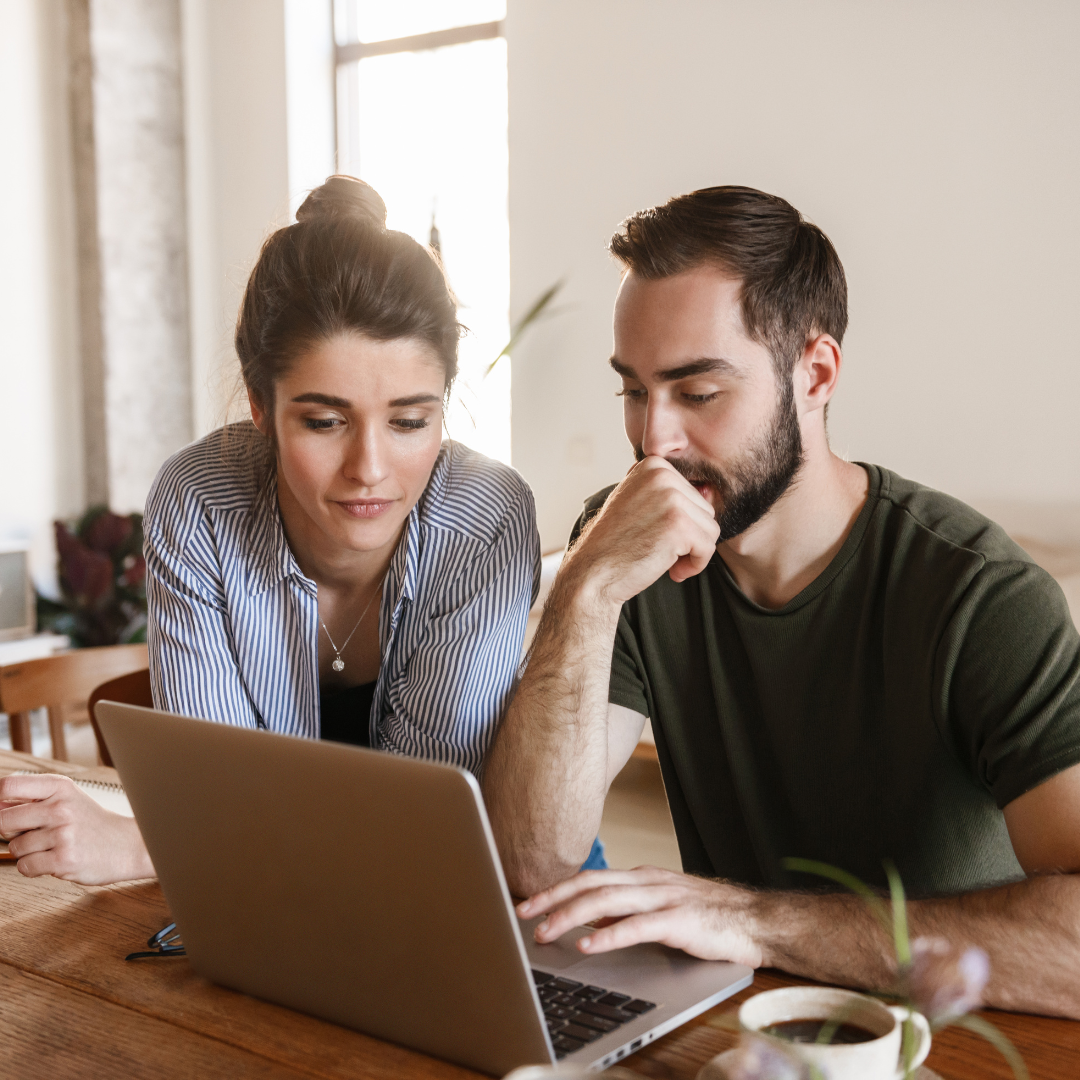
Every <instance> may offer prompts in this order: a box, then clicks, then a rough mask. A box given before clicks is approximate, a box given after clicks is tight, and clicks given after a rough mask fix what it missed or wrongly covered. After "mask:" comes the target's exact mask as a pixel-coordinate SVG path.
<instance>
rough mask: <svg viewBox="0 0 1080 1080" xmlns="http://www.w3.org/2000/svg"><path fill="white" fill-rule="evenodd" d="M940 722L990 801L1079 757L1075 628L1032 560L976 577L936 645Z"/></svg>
mask: <svg viewBox="0 0 1080 1080" xmlns="http://www.w3.org/2000/svg"><path fill="white" fill-rule="evenodd" d="M938 672H939V677H940V678H941V680H942V683H941V685H942V689H943V690H944V694H945V696H944V701H945V712H944V720H945V723H946V724H947V725H948V727H949V729H950V733H951V736H952V740H953V743H954V745H955V746H956V747H957V749H958V752H959V753H960V754H961V756H963V757H964V758H965V759H966V760H967V763H968V765H969V767H970V768H971V770H972V773H973V774H974V775H975V776H977V777H978V778H979V780H981V782H982V783H983V784H984V785H985V786H986V787H987V789H988V790H989V791H990V792H991V793H992V794H993V796H994V799H995V801H996V802H997V805H998V807H1005V806H1006V805H1008V804H1009V803H1010V802H1012V801H1013V799H1016V798H1017V797H1018V796H1020V795H1023V794H1024V792H1026V791H1030V790H1031V789H1032V788H1034V787H1038V785H1039V784H1041V783H1043V782H1044V781H1046V780H1049V779H1050V778H1051V777H1052V776H1054V775H1056V774H1057V773H1059V772H1061V771H1062V770H1063V769H1066V768H1068V767H1069V766H1071V765H1075V764H1078V763H1080V635H1078V634H1077V630H1076V627H1075V625H1074V624H1073V621H1072V617H1071V615H1070V614H1069V608H1068V604H1067V602H1066V600H1065V596H1064V594H1063V593H1062V591H1061V588H1060V587H1059V586H1058V584H1057V582H1056V581H1054V579H1053V578H1052V577H1051V576H1050V575H1049V574H1048V573H1046V571H1045V570H1043V569H1041V568H1040V567H1038V566H1036V565H1035V564H1033V563H1026V562H1021V561H1019V560H1017V561H1012V562H1007V563H990V564H987V565H986V566H984V567H983V569H982V570H981V571H980V572H979V573H978V574H977V575H976V576H975V579H974V581H973V582H972V585H971V586H970V587H969V589H968V590H967V592H966V594H965V596H964V598H963V600H962V601H961V604H960V605H959V607H958V609H957V611H956V612H955V614H954V615H953V617H952V619H951V620H950V622H949V624H948V627H947V628H946V631H945V633H944V635H943V637H942V640H941V645H940V647H939V650H938Z"/></svg>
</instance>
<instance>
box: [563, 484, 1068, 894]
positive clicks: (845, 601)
mask: <svg viewBox="0 0 1080 1080" xmlns="http://www.w3.org/2000/svg"><path fill="white" fill-rule="evenodd" d="M864 468H865V469H866V470H867V472H868V473H869V477H870V485H869V494H868V497H867V500H866V504H865V506H864V507H863V509H862V511H861V512H860V514H859V516H858V518H857V520H856V522H855V525H854V527H853V528H852V530H851V533H850V535H849V536H848V538H847V539H846V540H845V542H844V544H843V546H842V547H841V549H840V551H839V552H838V554H837V555H836V557H835V558H834V559H833V560H832V562H831V563H830V564H829V566H828V567H827V568H826V569H825V571H824V572H823V573H822V574H821V575H820V576H819V577H818V578H817V579H816V580H815V581H813V582H812V583H811V584H810V585H808V586H807V587H806V588H805V589H803V591H802V592H801V593H799V595H798V596H796V597H795V598H794V599H793V600H791V601H790V602H789V603H787V604H785V605H784V606H783V607H782V608H779V609H777V610H769V609H766V608H763V607H760V606H759V605H757V604H755V603H753V602H752V601H751V600H749V599H748V598H747V597H746V596H745V595H744V594H743V593H742V592H741V591H740V589H739V588H738V586H737V585H736V584H735V581H734V579H733V577H732V576H731V574H730V573H729V571H728V569H727V567H726V566H725V564H724V562H723V560H722V559H721V558H720V556H719V555H715V556H714V557H713V559H712V561H711V563H710V564H709V566H708V567H707V569H706V570H705V571H704V572H703V573H701V574H700V575H698V576H697V577H693V578H690V579H689V580H688V581H685V582H683V583H681V584H675V583H674V582H672V580H671V579H670V578H669V577H668V576H667V575H666V574H665V575H664V576H663V577H661V578H660V579H659V580H658V581H657V582H655V583H654V584H653V585H651V586H650V587H649V588H648V589H646V590H645V591H644V592H643V593H641V594H640V595H638V596H636V597H635V598H634V599H633V600H631V601H630V602H629V603H627V604H626V605H625V606H624V608H623V611H622V616H621V619H620V621H619V628H618V633H617V636H616V641H615V649H614V655H613V658H612V668H611V689H610V695H609V697H610V700H611V701H612V702H614V703H616V704H619V705H623V706H625V707H627V708H629V709H633V710H635V711H636V712H639V713H643V714H644V715H646V716H648V717H651V719H652V725H653V731H654V733H655V737H656V745H657V752H658V754H659V758H660V765H661V768H662V770H663V775H664V783H665V786H666V789H667V795H668V802H669V804H670V806H671V813H672V817H673V819H674V822H675V829H676V833H677V835H678V840H679V848H680V852H681V854H682V860H683V866H684V868H685V869H686V870H687V871H688V872H690V873H694V874H701V875H705V876H709V877H723V878H728V879H732V880H735V881H740V882H746V883H750V884H758V885H768V886H785V885H793V884H800V885H810V884H811V881H810V880H808V879H806V878H795V877H792V876H791V875H790V874H788V873H787V872H786V871H785V870H784V869H783V868H782V866H781V860H782V859H783V858H784V857H785V856H800V857H803V858H811V859H820V860H823V861H824V862H827V863H831V864H833V865H835V866H838V867H842V868H843V869H845V870H848V871H850V872H852V873H854V874H857V875H858V876H859V877H861V878H863V879H864V880H866V881H868V882H871V883H873V884H877V885H882V884H884V883H885V877H884V873H883V870H882V860H884V859H892V860H893V862H895V864H896V866H897V867H898V869H899V870H900V874H901V876H902V878H903V880H904V883H905V885H906V886H907V888H908V890H909V892H911V893H913V894H916V895H927V894H931V893H954V892H960V891H966V890H970V889H973V888H978V887H980V886H985V885H989V884H992V883H995V882H999V881H1003V880H1008V879H1016V878H1019V877H1022V876H1023V871H1022V870H1021V868H1020V865H1019V864H1018V863H1017V861H1016V857H1015V855H1014V854H1013V850H1012V845H1011V844H1010V842H1009V835H1008V832H1007V831H1006V828H1005V821H1004V818H1003V815H1002V813H1001V808H1002V807H1004V806H1005V805H1007V804H1008V803H1009V802H1011V801H1012V800H1013V799H1015V798H1016V797H1017V796H1018V795H1022V794H1023V793H1024V792H1025V791H1028V790H1029V789H1031V788H1033V787H1035V786H1036V785H1038V784H1040V783H1041V782H1043V781H1044V780H1047V779H1048V778H1049V777H1051V776H1053V775H1054V774H1055V773H1057V772H1059V771H1061V770H1062V769H1065V768H1067V767H1068V766H1070V765H1074V764H1076V763H1077V762H1080V637H1078V635H1077V632H1076V629H1075V627H1074V625H1073V623H1072V620H1071V618H1070V615H1069V610H1068V606H1067V604H1066V602H1065V598H1064V596H1063V594H1062V592H1061V590H1060V588H1059V587H1058V585H1057V583H1056V582H1055V581H1054V580H1053V578H1052V577H1050V575H1049V574H1047V573H1046V572H1045V571H1044V570H1042V569H1040V568H1039V567H1038V566H1036V565H1035V563H1033V562H1032V560H1031V559H1030V558H1029V557H1028V556H1027V555H1026V554H1025V553H1024V551H1023V550H1022V549H1021V548H1019V547H1018V546H1017V545H1016V544H1015V543H1013V542H1012V541H1011V540H1010V539H1009V538H1008V536H1006V534H1005V533H1004V531H1003V530H1002V529H1001V528H1000V527H999V526H997V525H995V524H994V523H993V522H991V521H989V520H987V519H986V518H985V517H983V516H982V515H980V514H978V513H976V512H975V511H974V510H972V509H971V508H970V507H968V506H965V505H964V504H963V503H961V502H959V501H957V500H956V499H953V498H950V497H949V496H947V495H943V494H942V493H940V492H937V491H933V490H931V489H929V488H925V487H922V486H920V485H919V484H915V483H912V482H911V481H909V480H904V479H902V478H901V477H899V476H897V475H896V474H895V473H892V472H889V471H888V470H886V469H882V468H879V467H877V466H874V465H866V466H864ZM610 490H611V489H608V490H607V491H604V492H600V493H599V494H598V495H596V496H594V497H593V498H592V499H590V500H589V501H588V502H587V503H586V509H585V513H584V514H583V515H582V518H581V520H580V521H579V523H578V526H577V528H576V529H575V536H576V535H577V532H578V531H579V530H580V528H581V526H582V524H583V523H584V522H585V521H586V520H587V519H588V517H589V516H590V515H591V514H592V513H595V512H596V511H597V510H598V509H599V508H600V506H601V505H602V504H603V501H604V499H605V498H606V497H607V494H608V492H609V491H610Z"/></svg>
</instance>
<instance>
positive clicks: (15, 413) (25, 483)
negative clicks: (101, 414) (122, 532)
mask: <svg viewBox="0 0 1080 1080" xmlns="http://www.w3.org/2000/svg"><path fill="white" fill-rule="evenodd" d="M63 27H64V22H63V19H62V0H3V2H2V3H0V162H2V166H0V207H2V208H3V219H2V224H0V326H2V327H3V334H2V336H0V539H16V540H30V541H32V543H33V546H34V570H35V576H36V577H37V578H38V580H39V583H40V584H42V585H43V586H44V587H46V588H49V587H50V584H51V583H52V582H53V581H54V578H55V572H54V567H53V556H52V530H51V522H52V520H53V518H55V517H57V516H67V515H70V514H74V513H77V512H78V511H80V510H82V509H83V488H82V479H83V474H82V430H81V424H82V414H81V399H80V394H79V383H80V379H79V368H78V339H77V313H76V307H75V284H74V267H75V241H74V205H73V196H72V194H71V191H72V189H71V161H70V150H69V141H68V140H69V135H68V126H67V108H66V104H67V103H66V93H67V91H66V83H65V74H64V70H65V69H64V58H65V52H64V47H65V46H64V39H63Z"/></svg>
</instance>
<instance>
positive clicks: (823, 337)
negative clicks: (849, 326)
mask: <svg viewBox="0 0 1080 1080" xmlns="http://www.w3.org/2000/svg"><path fill="white" fill-rule="evenodd" d="M843 363H844V355H843V353H842V352H841V351H840V345H839V343H838V342H837V340H836V338H834V337H833V336H832V334H818V335H817V336H816V337H813V338H811V339H810V340H809V341H808V342H807V343H806V347H805V348H804V349H803V354H802V356H801V357H800V358H799V362H798V363H797V364H796V365H795V371H794V380H795V402H796V405H797V406H798V409H799V412H800V413H812V412H817V411H818V410H819V409H824V408H825V406H826V405H828V404H829V399H830V398H831V397H832V396H833V394H834V393H835V392H836V384H837V382H838V381H839V379H840V368H841V367H842V366H843Z"/></svg>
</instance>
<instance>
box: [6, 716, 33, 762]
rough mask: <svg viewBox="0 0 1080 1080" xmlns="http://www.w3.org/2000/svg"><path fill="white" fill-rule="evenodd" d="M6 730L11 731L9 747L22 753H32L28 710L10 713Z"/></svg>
mask: <svg viewBox="0 0 1080 1080" xmlns="http://www.w3.org/2000/svg"><path fill="white" fill-rule="evenodd" d="M8 731H9V732H11V749H12V750H18V751H19V752H20V753H23V754H31V753H33V743H32V742H31V740H30V714H29V713H28V712H17V713H10V714H9V715H8Z"/></svg>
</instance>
